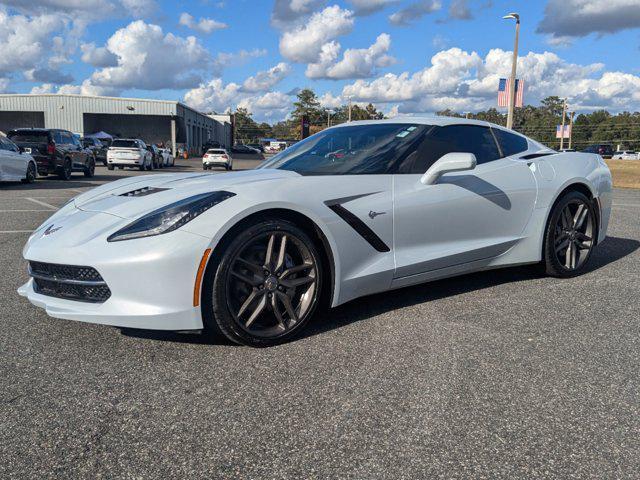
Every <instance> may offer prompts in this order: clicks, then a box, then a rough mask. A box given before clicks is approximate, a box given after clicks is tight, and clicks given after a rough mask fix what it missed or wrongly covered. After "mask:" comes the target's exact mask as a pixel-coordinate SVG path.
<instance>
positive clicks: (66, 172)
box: [59, 158, 72, 180]
mask: <svg viewBox="0 0 640 480" xmlns="http://www.w3.org/2000/svg"><path fill="white" fill-rule="evenodd" d="M71 171H72V166H71V159H69V158H67V159H66V160H65V161H64V164H63V165H62V168H61V169H60V173H59V176H60V178H61V179H62V180H70V179H71Z"/></svg>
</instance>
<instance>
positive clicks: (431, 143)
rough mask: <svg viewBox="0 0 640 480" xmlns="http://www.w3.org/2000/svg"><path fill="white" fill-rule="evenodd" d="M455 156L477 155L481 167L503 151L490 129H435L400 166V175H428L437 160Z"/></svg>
mask: <svg viewBox="0 0 640 480" xmlns="http://www.w3.org/2000/svg"><path fill="white" fill-rule="evenodd" d="M452 152H464V153H473V154H474V155H475V156H476V160H477V162H478V164H481V163H486V162H490V161H491V160H496V159H498V158H500V151H499V150H498V146H497V145H496V142H495V140H494V138H493V135H492V134H491V131H490V130H489V128H488V127H481V126H476V125H450V126H447V127H433V129H432V130H431V131H430V132H429V133H428V134H427V136H426V138H425V139H424V140H423V141H422V143H421V144H420V145H419V146H418V148H416V150H415V151H414V152H412V154H411V155H409V156H408V157H407V158H406V159H405V160H404V161H403V162H402V164H401V165H399V168H398V173H414V174H420V173H424V172H426V171H427V170H428V169H429V167H430V166H431V165H433V164H434V163H435V162H436V161H437V160H439V159H440V158H441V157H443V156H444V155H446V154H447V153H452Z"/></svg>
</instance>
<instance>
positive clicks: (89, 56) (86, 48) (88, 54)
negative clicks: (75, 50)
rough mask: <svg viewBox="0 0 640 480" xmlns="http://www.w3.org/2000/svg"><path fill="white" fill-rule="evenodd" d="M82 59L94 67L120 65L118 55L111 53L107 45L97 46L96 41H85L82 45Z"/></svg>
mask: <svg viewBox="0 0 640 480" xmlns="http://www.w3.org/2000/svg"><path fill="white" fill-rule="evenodd" d="M80 50H81V51H82V57H81V59H82V61H83V62H84V63H88V64H89V65H92V66H94V67H98V68H103V67H115V66H116V65H118V57H117V55H115V54H113V53H111V52H110V51H109V50H107V49H106V48H105V47H96V44H95V43H93V42H92V43H83V44H82V45H81V46H80Z"/></svg>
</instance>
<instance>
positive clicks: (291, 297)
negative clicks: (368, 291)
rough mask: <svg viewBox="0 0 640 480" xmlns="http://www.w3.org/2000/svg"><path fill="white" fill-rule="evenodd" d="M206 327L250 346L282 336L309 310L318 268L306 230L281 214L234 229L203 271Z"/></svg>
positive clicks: (293, 331) (315, 297)
mask: <svg viewBox="0 0 640 480" xmlns="http://www.w3.org/2000/svg"><path fill="white" fill-rule="evenodd" d="M207 278H208V280H207V281H206V282H205V287H206V288H203V313H204V316H205V323H206V324H207V326H208V327H212V326H213V327H217V329H218V330H220V331H221V332H222V333H223V334H224V335H225V336H226V337H227V338H229V339H230V340H232V341H234V342H236V343H241V344H244V345H250V346H254V347H266V346H271V345H277V344H279V343H282V342H285V341H287V340H289V339H291V338H292V337H294V336H295V335H297V334H298V333H299V332H300V331H301V330H302V328H303V327H304V326H305V325H306V324H307V322H308V321H309V320H310V319H311V317H312V316H313V314H314V312H315V310H316V308H317V306H318V303H319V299H320V293H321V289H322V281H323V271H322V262H321V260H320V255H319V252H318V250H317V248H316V246H315V244H314V242H313V241H312V240H311V239H310V238H309V236H308V235H307V234H306V233H305V232H304V231H303V230H301V229H300V228H298V227H297V226H296V225H294V224H293V223H291V222H288V221H285V220H277V219H274V220H267V221H263V222H261V223H258V224H257V225H254V226H251V227H249V228H247V229H246V230H244V231H243V232H241V233H240V234H239V235H236V236H235V238H234V239H233V240H232V241H231V243H230V244H229V246H228V248H226V249H225V251H224V253H223V255H222V258H221V259H220V260H219V262H218V263H217V264H216V265H214V268H210V269H209V271H208V272H207Z"/></svg>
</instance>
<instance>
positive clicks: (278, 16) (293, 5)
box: [271, 0, 326, 28]
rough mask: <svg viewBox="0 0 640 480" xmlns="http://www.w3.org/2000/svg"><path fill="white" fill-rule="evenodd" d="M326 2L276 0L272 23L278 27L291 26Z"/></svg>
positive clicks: (320, 0)
mask: <svg viewBox="0 0 640 480" xmlns="http://www.w3.org/2000/svg"><path fill="white" fill-rule="evenodd" d="M325 3H326V0H275V3H274V4H273V11H272V13H271V24H272V25H273V26H275V27H277V28H290V27H291V26H292V25H296V24H297V23H298V22H299V21H300V20H301V19H303V18H304V17H305V16H307V15H309V14H310V13H312V12H313V11H314V10H316V9H317V8H320V7H322V6H323V5H324V4H325Z"/></svg>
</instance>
